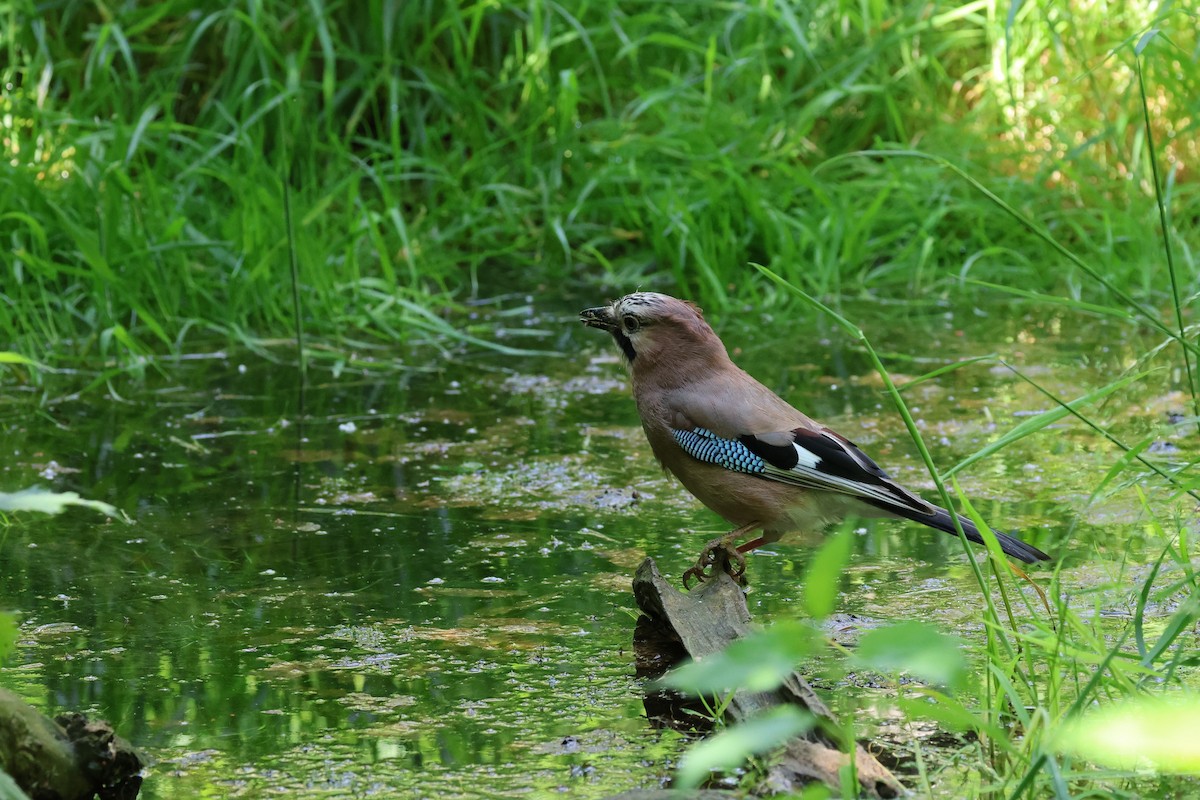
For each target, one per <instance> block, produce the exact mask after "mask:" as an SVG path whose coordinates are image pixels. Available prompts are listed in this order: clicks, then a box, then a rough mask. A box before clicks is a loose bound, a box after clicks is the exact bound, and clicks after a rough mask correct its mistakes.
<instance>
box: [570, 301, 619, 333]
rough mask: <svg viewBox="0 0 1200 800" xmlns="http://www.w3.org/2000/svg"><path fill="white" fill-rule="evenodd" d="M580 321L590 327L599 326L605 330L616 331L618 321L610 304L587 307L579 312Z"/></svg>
mask: <svg viewBox="0 0 1200 800" xmlns="http://www.w3.org/2000/svg"><path fill="white" fill-rule="evenodd" d="M579 321H580V322H582V323H583V324H584V325H587V326H588V327H589V328H599V329H600V330H603V331H615V330H616V329H617V321H616V319H614V318H613V313H612V308H611V307H610V306H600V307H599V308H585V309H584V310H583V311H580V312H579Z"/></svg>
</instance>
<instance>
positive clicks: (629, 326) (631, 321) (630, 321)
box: [621, 314, 642, 333]
mask: <svg viewBox="0 0 1200 800" xmlns="http://www.w3.org/2000/svg"><path fill="white" fill-rule="evenodd" d="M621 327H622V328H624V329H625V332H626V333H633V332H634V331H636V330H637V329H638V328H640V327H642V323H640V322H638V318H637V317H635V316H634V315H633V314H626V315H625V316H623V317H621Z"/></svg>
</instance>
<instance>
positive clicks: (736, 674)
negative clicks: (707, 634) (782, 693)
mask: <svg viewBox="0 0 1200 800" xmlns="http://www.w3.org/2000/svg"><path fill="white" fill-rule="evenodd" d="M819 641H820V638H819V636H818V634H817V632H816V631H814V630H813V629H812V628H810V627H808V626H807V625H802V624H800V623H799V622H791V621H787V622H780V623H777V624H775V625H772V626H771V627H770V628H768V629H767V630H765V631H762V632H760V633H756V634H754V635H752V636H747V637H746V638H745V639H738V640H737V641H735V642H733V643H732V644H730V645H729V646H728V647H726V648H725V649H724V650H722V651H721V652H719V653H714V654H713V655H711V656H708V657H706V658H703V659H700V660H699V661H691V662H689V663H687V664H684V665H683V666H681V667H679V668H678V669H674V670H671V671H670V672H668V673H667V674H666V675H664V676H663V677H662V678H660V679H659V680H657V681H655V684H654V685H656V686H662V687H667V688H670V689H676V690H678V691H681V692H686V693H688V694H693V695H702V694H723V693H725V692H729V691H735V690H738V689H745V690H748V691H752V692H763V691H767V690H770V689H774V688H775V687H777V686H779V685H780V684H781V683H783V680H784V678H786V677H787V676H788V675H789V674H791V673H792V671H793V670H795V669H796V664H797V663H799V662H800V661H802V660H803V659H804V658H805V657H806V656H808V655H809V654H810V653H812V652H813V650H814V649H815V648H816V647H817V645H818V643H819Z"/></svg>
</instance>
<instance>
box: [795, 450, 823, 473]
mask: <svg viewBox="0 0 1200 800" xmlns="http://www.w3.org/2000/svg"><path fill="white" fill-rule="evenodd" d="M792 447H794V448H796V458H797V459H798V461H797V462H796V466H798V467H805V468H806V469H816V468H817V464H820V463H821V457H820V456H819V455H817V454H816V453H814V452H813V451H811V450H806V449H805V448H803V447H801V446H800V445H798V444H793V445H792Z"/></svg>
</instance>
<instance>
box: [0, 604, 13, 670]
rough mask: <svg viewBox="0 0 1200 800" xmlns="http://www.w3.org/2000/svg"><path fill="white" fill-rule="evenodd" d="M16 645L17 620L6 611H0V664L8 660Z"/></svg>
mask: <svg viewBox="0 0 1200 800" xmlns="http://www.w3.org/2000/svg"><path fill="white" fill-rule="evenodd" d="M16 643H17V618H16V617H15V616H13V615H12V614H10V613H8V612H7V611H0V664H3V663H4V660H5V659H6V658H8V654H9V653H11V652H12V649H13V646H14V645H15V644H16Z"/></svg>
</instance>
